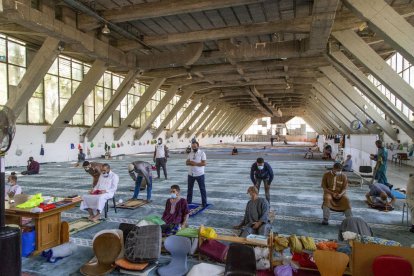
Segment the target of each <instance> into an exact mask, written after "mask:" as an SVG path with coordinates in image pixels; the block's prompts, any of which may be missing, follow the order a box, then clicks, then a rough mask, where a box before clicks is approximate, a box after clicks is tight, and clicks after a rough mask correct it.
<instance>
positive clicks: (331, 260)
mask: <svg viewBox="0 0 414 276" xmlns="http://www.w3.org/2000/svg"><path fill="white" fill-rule="evenodd" d="M313 259H314V260H315V263H316V266H317V267H318V270H319V272H320V273H321V275H322V276H342V275H343V274H344V272H345V269H346V266H347V265H348V262H349V257H348V255H346V254H344V253H340V252H335V251H327V250H316V251H315V252H314V253H313Z"/></svg>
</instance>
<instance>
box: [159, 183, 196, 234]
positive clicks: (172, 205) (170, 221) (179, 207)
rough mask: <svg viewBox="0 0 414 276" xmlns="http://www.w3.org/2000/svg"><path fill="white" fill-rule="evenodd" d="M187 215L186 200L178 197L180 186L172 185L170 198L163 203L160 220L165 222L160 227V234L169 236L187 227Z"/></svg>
mask: <svg viewBox="0 0 414 276" xmlns="http://www.w3.org/2000/svg"><path fill="white" fill-rule="evenodd" d="M188 213H189V210H188V204H187V200H185V198H182V197H181V196H180V186H178V185H172V186H171V189H170V198H169V199H167V202H166V203H165V210H164V213H163V215H162V220H163V221H164V222H165V224H164V225H161V229H162V232H163V233H164V234H171V233H172V232H173V231H177V230H178V229H179V228H180V227H181V228H185V227H187V220H188Z"/></svg>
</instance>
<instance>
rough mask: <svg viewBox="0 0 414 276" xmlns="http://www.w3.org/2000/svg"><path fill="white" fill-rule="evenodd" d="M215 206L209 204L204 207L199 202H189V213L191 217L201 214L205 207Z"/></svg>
mask: <svg viewBox="0 0 414 276" xmlns="http://www.w3.org/2000/svg"><path fill="white" fill-rule="evenodd" d="M211 206H213V204H207V206H206V207H203V205H201V204H199V203H191V204H188V209H189V211H190V213H189V215H190V217H191V218H192V217H195V216H196V215H198V214H201V213H202V212H203V211H204V210H205V209H207V208H209V207H211Z"/></svg>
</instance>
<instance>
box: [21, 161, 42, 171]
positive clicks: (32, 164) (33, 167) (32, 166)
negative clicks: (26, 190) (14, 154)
mask: <svg viewBox="0 0 414 276" xmlns="http://www.w3.org/2000/svg"><path fill="white" fill-rule="evenodd" d="M39 170H40V165H39V163H38V162H36V161H34V159H33V157H29V160H28V161H27V171H24V172H22V174H23V175H26V174H28V175H31V174H38V173H39Z"/></svg>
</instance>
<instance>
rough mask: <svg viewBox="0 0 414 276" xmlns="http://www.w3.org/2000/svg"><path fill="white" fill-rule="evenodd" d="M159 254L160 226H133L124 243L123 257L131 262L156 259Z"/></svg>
mask: <svg viewBox="0 0 414 276" xmlns="http://www.w3.org/2000/svg"><path fill="white" fill-rule="evenodd" d="M160 254H161V227H160V226H159V225H147V226H142V227H139V226H135V227H134V228H133V229H132V230H131V231H130V232H129V233H128V236H127V239H126V243H125V258H126V259H127V260H128V261H130V262H133V263H143V262H151V261H156V260H158V258H159V257H160Z"/></svg>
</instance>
